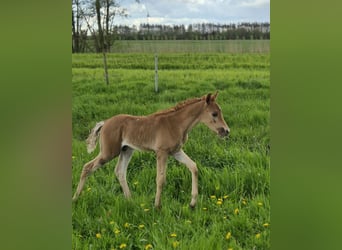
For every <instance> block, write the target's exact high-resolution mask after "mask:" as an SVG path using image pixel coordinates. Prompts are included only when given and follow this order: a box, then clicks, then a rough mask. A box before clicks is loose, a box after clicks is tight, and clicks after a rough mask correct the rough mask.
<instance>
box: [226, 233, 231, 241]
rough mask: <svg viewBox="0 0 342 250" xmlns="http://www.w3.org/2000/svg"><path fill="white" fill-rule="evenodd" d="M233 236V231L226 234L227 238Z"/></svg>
mask: <svg viewBox="0 0 342 250" xmlns="http://www.w3.org/2000/svg"><path fill="white" fill-rule="evenodd" d="M231 237H232V233H231V232H228V233H227V234H226V240H229V239H230V238H231Z"/></svg>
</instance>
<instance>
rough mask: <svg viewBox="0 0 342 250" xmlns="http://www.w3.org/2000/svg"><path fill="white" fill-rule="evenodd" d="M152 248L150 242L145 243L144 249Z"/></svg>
mask: <svg viewBox="0 0 342 250" xmlns="http://www.w3.org/2000/svg"><path fill="white" fill-rule="evenodd" d="M152 248H153V246H152V245H151V244H147V245H146V246H145V249H152Z"/></svg>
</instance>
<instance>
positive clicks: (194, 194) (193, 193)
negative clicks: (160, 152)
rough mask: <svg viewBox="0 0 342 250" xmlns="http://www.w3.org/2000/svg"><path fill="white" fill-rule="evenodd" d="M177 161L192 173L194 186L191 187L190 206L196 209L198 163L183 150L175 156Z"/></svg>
mask: <svg viewBox="0 0 342 250" xmlns="http://www.w3.org/2000/svg"><path fill="white" fill-rule="evenodd" d="M173 156H174V157H175V159H176V160H177V161H179V162H180V163H183V164H185V166H186V167H187V168H188V169H189V170H190V172H191V178H192V185H191V202H190V206H191V207H194V206H195V205H196V202H197V196H198V169H197V166H196V163H195V162H194V161H193V160H191V159H190V157H189V156H187V155H186V154H185V153H184V151H183V150H180V151H178V152H177V153H175V154H174V155H173Z"/></svg>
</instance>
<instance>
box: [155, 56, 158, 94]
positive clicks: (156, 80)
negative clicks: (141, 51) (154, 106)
mask: <svg viewBox="0 0 342 250" xmlns="http://www.w3.org/2000/svg"><path fill="white" fill-rule="evenodd" d="M154 91H155V92H158V55H157V54H155V55H154Z"/></svg>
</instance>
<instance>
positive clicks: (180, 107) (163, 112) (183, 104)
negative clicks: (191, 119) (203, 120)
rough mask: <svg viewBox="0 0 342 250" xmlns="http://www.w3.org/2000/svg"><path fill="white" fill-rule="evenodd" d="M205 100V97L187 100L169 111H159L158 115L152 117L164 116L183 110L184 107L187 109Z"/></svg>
mask: <svg viewBox="0 0 342 250" xmlns="http://www.w3.org/2000/svg"><path fill="white" fill-rule="evenodd" d="M202 100H204V99H203V97H197V98H191V99H187V100H185V101H181V102H179V103H177V104H176V105H175V106H173V107H171V108H168V109H164V110H161V111H157V112H156V113H153V114H152V115H164V114H169V113H172V112H175V111H178V110H181V109H183V108H184V107H187V106H189V105H191V104H193V103H198V102H200V101H202Z"/></svg>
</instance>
